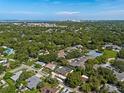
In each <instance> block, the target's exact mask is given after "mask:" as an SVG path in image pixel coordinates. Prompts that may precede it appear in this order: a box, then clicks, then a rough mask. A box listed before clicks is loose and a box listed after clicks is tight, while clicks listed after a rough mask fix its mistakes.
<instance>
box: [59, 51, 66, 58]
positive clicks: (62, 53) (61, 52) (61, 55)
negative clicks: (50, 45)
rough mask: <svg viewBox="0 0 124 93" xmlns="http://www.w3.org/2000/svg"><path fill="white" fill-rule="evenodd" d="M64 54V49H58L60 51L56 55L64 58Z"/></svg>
mask: <svg viewBox="0 0 124 93" xmlns="http://www.w3.org/2000/svg"><path fill="white" fill-rule="evenodd" d="M65 56H66V54H65V51H64V50H60V51H59V52H58V57H59V58H65Z"/></svg>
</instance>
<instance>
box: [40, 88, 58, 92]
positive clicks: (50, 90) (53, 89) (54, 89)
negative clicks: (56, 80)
mask: <svg viewBox="0 0 124 93" xmlns="http://www.w3.org/2000/svg"><path fill="white" fill-rule="evenodd" d="M56 92H57V89H56V88H47V87H44V88H42V89H41V93H56Z"/></svg>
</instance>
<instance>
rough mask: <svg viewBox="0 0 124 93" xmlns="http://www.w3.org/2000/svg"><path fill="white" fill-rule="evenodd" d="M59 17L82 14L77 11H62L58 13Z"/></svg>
mask: <svg viewBox="0 0 124 93" xmlns="http://www.w3.org/2000/svg"><path fill="white" fill-rule="evenodd" d="M56 14H57V15H77V14H80V12H76V11H60V12H57V13H56Z"/></svg>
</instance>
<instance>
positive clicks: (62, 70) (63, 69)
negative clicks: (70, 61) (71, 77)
mask: <svg viewBox="0 0 124 93" xmlns="http://www.w3.org/2000/svg"><path fill="white" fill-rule="evenodd" d="M55 72H56V73H58V74H61V75H63V76H67V74H68V73H71V72H73V70H72V69H71V68H68V67H62V66H61V67H59V68H57V69H56V70H55Z"/></svg>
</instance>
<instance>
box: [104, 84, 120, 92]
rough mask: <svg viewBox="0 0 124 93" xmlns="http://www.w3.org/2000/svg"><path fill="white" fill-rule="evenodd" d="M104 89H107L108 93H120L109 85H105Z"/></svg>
mask: <svg viewBox="0 0 124 93" xmlns="http://www.w3.org/2000/svg"><path fill="white" fill-rule="evenodd" d="M105 89H108V93H113V92H116V93H121V92H120V91H119V90H118V88H117V87H116V86H114V85H110V84H105Z"/></svg>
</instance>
